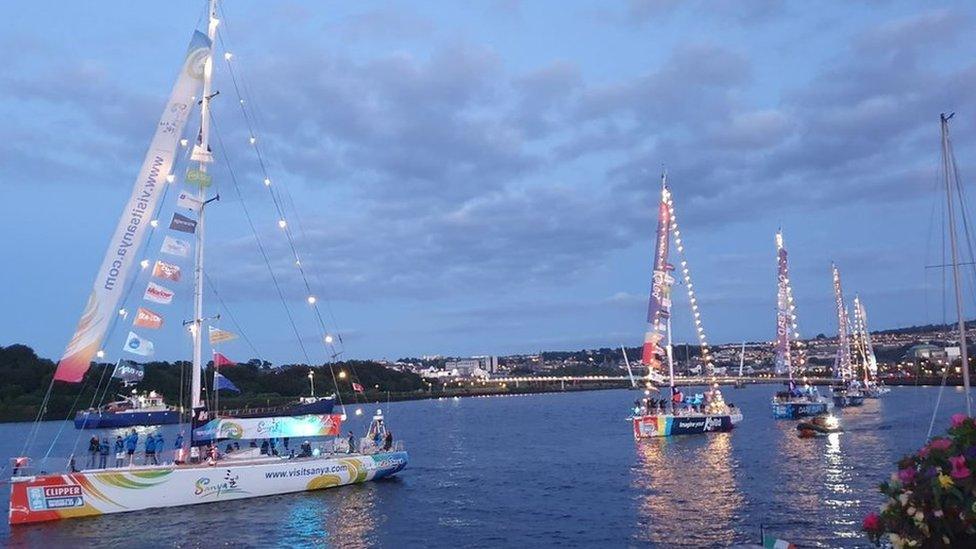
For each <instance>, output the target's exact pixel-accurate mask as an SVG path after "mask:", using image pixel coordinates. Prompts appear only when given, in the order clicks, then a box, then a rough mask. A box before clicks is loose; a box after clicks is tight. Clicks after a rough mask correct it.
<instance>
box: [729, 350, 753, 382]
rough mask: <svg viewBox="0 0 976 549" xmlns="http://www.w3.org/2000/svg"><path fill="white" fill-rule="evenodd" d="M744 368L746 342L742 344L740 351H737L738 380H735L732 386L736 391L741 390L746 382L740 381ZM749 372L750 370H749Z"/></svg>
mask: <svg viewBox="0 0 976 549" xmlns="http://www.w3.org/2000/svg"><path fill="white" fill-rule="evenodd" d="M745 366H746V342H745V341H743V342H742V349H740V350H739V379H737V380H735V384H734V385H733V386H734V387H735V388H736V389H741V388H743V387H745V386H746V382H745V380H744V379H742V376H743V370H744V369H745ZM750 370H751V368H750Z"/></svg>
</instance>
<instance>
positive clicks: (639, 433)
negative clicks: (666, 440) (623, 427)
mask: <svg viewBox="0 0 976 549" xmlns="http://www.w3.org/2000/svg"><path fill="white" fill-rule="evenodd" d="M631 420H632V421H633V424H634V438H637V439H642V438H653V437H670V436H676V435H700V434H702V433H709V432H725V431H731V430H732V428H733V427H734V426H735V422H733V419H732V416H730V415H723V416H707V415H690V416H673V415H670V414H661V415H647V416H635V417H633V418H631Z"/></svg>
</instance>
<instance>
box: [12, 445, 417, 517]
mask: <svg viewBox="0 0 976 549" xmlns="http://www.w3.org/2000/svg"><path fill="white" fill-rule="evenodd" d="M408 460H409V456H408V455H407V453H406V452H403V451H397V452H384V453H379V454H374V455H368V456H363V455H358V454H357V455H349V456H343V455H335V456H330V457H327V458H308V459H275V460H269V461H262V462H250V463H247V464H235V463H228V462H220V463H218V464H217V465H216V466H213V467H208V466H196V467H172V466H170V467H148V468H133V469H109V470H104V471H85V472H81V473H68V474H63V475H45V476H35V477H23V478H16V477H15V478H13V479H12V480H11V483H10V524H25V523H30V522H43V521H50V520H60V519H66V518H75V517H86V516H95V515H103V514H108V513H123V512H126V511H138V510H143V509H155V508H160V507H176V506H181V505H195V504H198V503H210V502H213V501H224V500H230V499H243V498H253V497H260V496H270V495H274V494H287V493H290V492H303V491H307V490H319V489H322V488H330V487H333V486H342V485H346V484H354V483H357V482H366V481H369V480H378V479H381V478H384V477H388V476H391V475H394V474H396V473H397V472H399V471H400V470H402V469H403V468H404V467H406V465H407V461H408Z"/></svg>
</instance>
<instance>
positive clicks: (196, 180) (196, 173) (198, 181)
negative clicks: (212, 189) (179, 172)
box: [186, 159, 213, 188]
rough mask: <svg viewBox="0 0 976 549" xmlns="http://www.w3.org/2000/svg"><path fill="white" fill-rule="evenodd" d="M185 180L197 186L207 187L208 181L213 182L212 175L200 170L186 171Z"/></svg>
mask: <svg viewBox="0 0 976 549" xmlns="http://www.w3.org/2000/svg"><path fill="white" fill-rule="evenodd" d="M194 160H196V159H194ZM186 182H187V183H189V184H193V185H197V186H199V187H203V188H207V187H209V186H210V183H211V182H213V177H211V175H210V174H208V173H207V172H202V171H200V170H189V171H187V172H186Z"/></svg>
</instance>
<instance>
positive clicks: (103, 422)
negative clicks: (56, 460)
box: [75, 410, 180, 429]
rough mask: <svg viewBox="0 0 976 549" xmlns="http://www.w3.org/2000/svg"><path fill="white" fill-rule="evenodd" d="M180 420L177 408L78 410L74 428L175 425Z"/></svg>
mask: <svg viewBox="0 0 976 549" xmlns="http://www.w3.org/2000/svg"><path fill="white" fill-rule="evenodd" d="M179 422H180V413H179V411H177V410H164V411H159V412H78V413H77V414H75V429H116V428H119V427H136V426H138V425H175V424H177V423H179Z"/></svg>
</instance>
